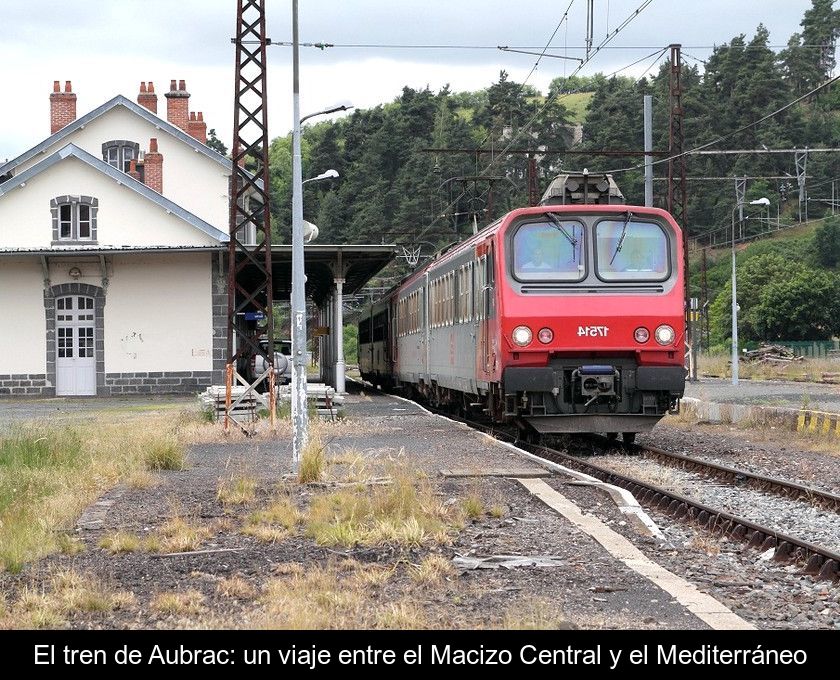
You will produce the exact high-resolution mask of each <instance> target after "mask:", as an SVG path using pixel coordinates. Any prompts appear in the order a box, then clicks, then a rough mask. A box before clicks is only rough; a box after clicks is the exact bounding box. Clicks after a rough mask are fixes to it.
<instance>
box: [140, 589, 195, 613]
mask: <svg viewBox="0 0 840 680" xmlns="http://www.w3.org/2000/svg"><path fill="white" fill-rule="evenodd" d="M149 607H150V608H151V610H152V611H153V612H155V613H157V614H165V615H170V616H196V615H198V614H201V613H203V612H204V595H202V594H201V593H200V592H199V591H198V590H195V589H190V590H186V591H184V592H176V593H159V594H157V595H155V596H154V597H153V598H152V600H151V602H150V603H149Z"/></svg>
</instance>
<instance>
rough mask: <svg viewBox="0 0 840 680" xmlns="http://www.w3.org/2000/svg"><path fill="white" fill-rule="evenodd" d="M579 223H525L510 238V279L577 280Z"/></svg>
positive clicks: (580, 261) (582, 266) (579, 269)
mask: <svg viewBox="0 0 840 680" xmlns="http://www.w3.org/2000/svg"><path fill="white" fill-rule="evenodd" d="M583 233H584V232H583V224H581V223H580V222H576V221H573V220H560V219H557V220H547V221H545V222H529V223H527V224H523V225H522V226H521V227H519V229H517V230H516V234H515V235H514V237H513V258H514V276H515V277H516V278H517V279H518V280H520V281H580V280H581V279H582V278H583V274H584V270H585V263H584V259H583V252H584V251H583V247H584V243H583Z"/></svg>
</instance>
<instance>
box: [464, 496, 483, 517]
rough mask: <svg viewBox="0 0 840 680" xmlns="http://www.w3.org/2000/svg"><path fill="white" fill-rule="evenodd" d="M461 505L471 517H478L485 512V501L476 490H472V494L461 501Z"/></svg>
mask: <svg viewBox="0 0 840 680" xmlns="http://www.w3.org/2000/svg"><path fill="white" fill-rule="evenodd" d="M461 505H462V507H463V508H464V512H465V513H466V515H467V517H468V518H469V519H478V518H479V517H481V516H482V515H483V514H484V501H483V500H482V499H481V496H480V495H479V494H478V493H477V492H475V491H472V492H470V494H469V495H468V496H467V497H466V498H464V499H463V500H462V501H461Z"/></svg>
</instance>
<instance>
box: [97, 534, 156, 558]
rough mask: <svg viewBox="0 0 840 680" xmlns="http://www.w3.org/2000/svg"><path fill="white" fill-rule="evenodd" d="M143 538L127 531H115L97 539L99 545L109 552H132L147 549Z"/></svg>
mask: <svg viewBox="0 0 840 680" xmlns="http://www.w3.org/2000/svg"><path fill="white" fill-rule="evenodd" d="M146 546H147V544H146V542H145V540H144V539H143V538H141V537H140V536H138V535H137V534H131V533H129V532H127V531H115V532H113V533H110V534H106V535H105V536H103V537H102V538H101V539H100V540H99V547H100V548H102V549H103V550H107V551H108V552H109V553H111V554H114V555H116V554H118V553H132V552H139V551H141V550H146V549H147V547H146Z"/></svg>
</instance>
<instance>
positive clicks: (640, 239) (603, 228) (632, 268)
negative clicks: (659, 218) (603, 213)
mask: <svg viewBox="0 0 840 680" xmlns="http://www.w3.org/2000/svg"><path fill="white" fill-rule="evenodd" d="M595 250H596V258H595V260H596V269H597V271H596V273H597V274H598V278H600V279H601V280H602V281H663V280H665V279H667V278H668V276H669V274H670V263H669V257H668V236H667V234H666V233H665V231H664V230H663V229H662V227H661V226H659V225H658V224H656V223H655V222H637V221H635V220H633V219H632V215H630V214H629V213H628V215H627V218H625V219H618V220H602V221H600V222H598V224H596V225H595Z"/></svg>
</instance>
